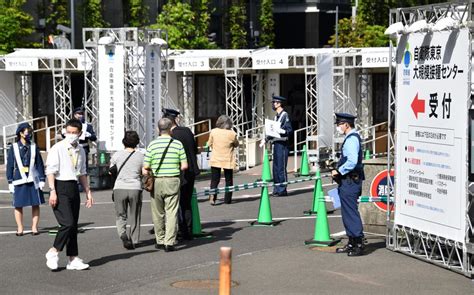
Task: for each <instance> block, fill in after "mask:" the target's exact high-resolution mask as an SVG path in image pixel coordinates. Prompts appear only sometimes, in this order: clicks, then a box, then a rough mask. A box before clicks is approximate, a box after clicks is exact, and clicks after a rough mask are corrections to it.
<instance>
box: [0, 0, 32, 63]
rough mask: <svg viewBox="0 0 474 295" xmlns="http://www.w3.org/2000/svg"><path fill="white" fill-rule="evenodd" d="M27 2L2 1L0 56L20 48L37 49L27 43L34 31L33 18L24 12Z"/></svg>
mask: <svg viewBox="0 0 474 295" xmlns="http://www.w3.org/2000/svg"><path fill="white" fill-rule="evenodd" d="M25 2H26V0H10V1H8V0H0V54H5V53H9V52H12V51H13V49H14V48H19V47H37V46H39V44H38V43H32V42H28V41H26V38H27V37H28V36H30V35H31V34H32V33H33V32H34V31H35V29H34V26H33V17H32V16H31V15H29V14H28V13H26V12H24V11H23V10H22V6H23V4H25Z"/></svg>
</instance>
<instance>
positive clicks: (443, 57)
mask: <svg viewBox="0 0 474 295" xmlns="http://www.w3.org/2000/svg"><path fill="white" fill-rule="evenodd" d="M428 37H430V38H428ZM398 46H399V47H398V49H397V113H396V120H397V121H396V138H397V147H396V150H397V154H396V170H395V173H396V174H395V195H396V210H395V223H396V224H398V225H404V226H407V227H410V228H413V229H416V230H421V231H424V232H427V233H431V234H435V235H438V236H442V237H444V238H448V239H452V240H455V241H459V242H464V238H465V209H466V208H465V207H466V193H467V192H466V179H467V169H466V167H467V151H466V143H467V128H468V127H467V126H468V125H467V122H468V113H467V106H468V100H469V87H468V69H469V67H468V65H469V64H470V58H469V55H470V52H469V31H468V30H460V31H453V32H433V33H432V35H430V36H427V34H425V33H413V34H410V35H408V36H405V37H402V38H400V39H399V42H398Z"/></svg>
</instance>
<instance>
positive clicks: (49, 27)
mask: <svg viewBox="0 0 474 295" xmlns="http://www.w3.org/2000/svg"><path fill="white" fill-rule="evenodd" d="M68 2H69V1H68V0H49V3H48V4H47V5H46V7H45V10H44V16H45V19H46V28H45V35H46V36H48V35H51V34H53V35H59V34H61V33H62V32H61V31H59V30H57V29H56V27H57V25H63V26H69V25H70V24H71V20H70V19H69V15H68V12H67V10H68Z"/></svg>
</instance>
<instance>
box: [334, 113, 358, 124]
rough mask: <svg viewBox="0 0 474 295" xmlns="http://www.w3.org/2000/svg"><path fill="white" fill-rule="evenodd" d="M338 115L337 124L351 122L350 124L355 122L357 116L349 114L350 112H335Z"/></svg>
mask: <svg viewBox="0 0 474 295" xmlns="http://www.w3.org/2000/svg"><path fill="white" fill-rule="evenodd" d="M335 115H336V124H339V123H346V122H347V123H349V124H354V121H355V119H356V118H357V116H354V115H351V114H348V113H335Z"/></svg>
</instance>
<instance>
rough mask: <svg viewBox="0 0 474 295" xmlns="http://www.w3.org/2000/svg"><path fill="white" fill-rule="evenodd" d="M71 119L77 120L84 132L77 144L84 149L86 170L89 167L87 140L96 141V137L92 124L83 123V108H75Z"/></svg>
mask: <svg viewBox="0 0 474 295" xmlns="http://www.w3.org/2000/svg"><path fill="white" fill-rule="evenodd" d="M73 117H74V119H77V120H79V121H81V123H82V130H83V132H84V136H81V138H80V139H79V144H80V145H81V146H82V148H84V152H85V153H86V159H87V160H86V169H87V168H88V167H89V163H88V162H89V161H88V159H89V151H90V148H89V140H90V141H96V140H97V136H96V135H95V132H94V128H93V127H92V124H89V123H87V122H86V121H85V117H84V108H83V107H77V108H75V109H74V111H73Z"/></svg>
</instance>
